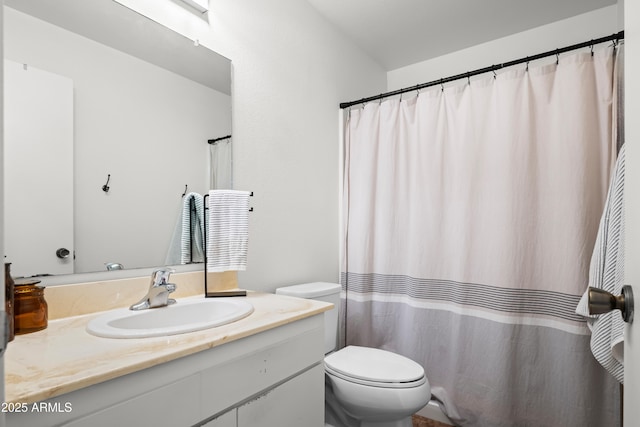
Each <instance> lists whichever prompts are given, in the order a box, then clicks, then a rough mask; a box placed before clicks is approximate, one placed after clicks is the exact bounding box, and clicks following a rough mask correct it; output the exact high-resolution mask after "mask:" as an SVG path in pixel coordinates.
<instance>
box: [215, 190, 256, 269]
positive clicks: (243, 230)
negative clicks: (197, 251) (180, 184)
mask: <svg viewBox="0 0 640 427" xmlns="http://www.w3.org/2000/svg"><path fill="white" fill-rule="evenodd" d="M208 225H209V230H208V233H207V269H208V271H212V272H221V271H231V270H246V268H247V249H248V243H249V192H248V191H236V190H211V191H209V222H208Z"/></svg>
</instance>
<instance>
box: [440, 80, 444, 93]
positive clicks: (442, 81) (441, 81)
mask: <svg viewBox="0 0 640 427" xmlns="http://www.w3.org/2000/svg"><path fill="white" fill-rule="evenodd" d="M440 92H444V79H440Z"/></svg>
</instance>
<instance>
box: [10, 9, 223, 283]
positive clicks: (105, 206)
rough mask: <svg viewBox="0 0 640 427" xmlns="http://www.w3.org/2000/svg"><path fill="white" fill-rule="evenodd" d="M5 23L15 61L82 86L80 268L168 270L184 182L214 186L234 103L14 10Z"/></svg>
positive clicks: (78, 98)
mask: <svg viewBox="0 0 640 427" xmlns="http://www.w3.org/2000/svg"><path fill="white" fill-rule="evenodd" d="M4 22H5V25H4V41H5V56H6V58H8V59H11V60H14V61H16V62H19V63H26V64H30V65H32V66H34V67H37V68H40V69H43V70H47V71H50V72H53V73H56V74H59V75H63V76H66V77H69V78H71V79H72V80H73V82H74V103H75V114H74V120H75V127H74V131H75V147H74V155H75V159H74V171H75V189H74V190H75V212H74V219H75V239H74V240H75V251H76V263H75V267H76V272H87V271H103V270H104V269H105V267H104V263H105V262H121V263H122V264H124V265H125V267H126V268H131V267H134V266H137V267H141V266H158V265H161V264H163V263H164V261H165V257H166V254H167V249H168V246H169V241H170V238H171V235H172V231H173V228H174V226H175V222H176V215H177V213H178V209H179V207H180V206H181V203H182V199H181V197H180V196H181V195H182V193H183V192H184V187H185V185H189V191H197V192H199V193H205V192H206V191H207V190H208V188H209V187H208V184H209V176H208V168H209V165H208V152H209V146H208V144H207V143H206V141H207V140H208V139H210V138H215V137H220V136H224V135H228V134H229V133H230V131H231V98H230V97H229V96H228V95H225V94H222V93H220V92H217V91H215V90H212V89H209V88H207V87H205V86H202V85H200V84H197V83H195V82H192V81H190V80H187V79H185V78H183V77H181V76H178V75H177V74H173V73H170V72H168V71H166V70H164V69H161V68H158V67H156V66H154V65H151V64H149V63H147V62H144V61H141V60H139V59H137V58H134V57H132V56H129V55H126V54H123V53H121V52H119V51H117V50H114V49H111V48H109V47H106V46H104V45H101V44H99V43H96V42H93V41H91V40H89V39H86V38H84V37H80V36H78V35H76V34H74V33H71V32H68V31H66V30H63V29H61V28H59V27H56V26H53V25H50V24H48V23H46V22H44V21H41V20H38V19H34V18H32V17H31V16H28V15H25V14H24V13H21V12H18V11H15V10H13V9H10V8H6V10H5V21H4ZM33 155H37V153H33ZM108 174H110V175H111V179H110V182H109V186H110V190H109V192H108V193H105V192H103V191H102V186H103V185H104V184H105V182H106V180H107V175H108ZM51 178H53V179H51ZM44 184H45V185H44V186H43V191H57V188H56V187H55V177H49V181H46V182H44ZM44 219H46V216H45V217H44V218H43V220H44ZM8 226H11V224H9V225H8ZM54 226H55V225H54ZM143 236H144V237H143ZM42 272H43V273H45V271H42Z"/></svg>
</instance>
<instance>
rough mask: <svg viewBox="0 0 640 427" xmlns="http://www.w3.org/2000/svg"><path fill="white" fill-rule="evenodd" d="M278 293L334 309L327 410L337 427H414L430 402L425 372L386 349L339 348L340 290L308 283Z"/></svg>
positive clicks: (329, 325)
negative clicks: (415, 418) (413, 417)
mask: <svg viewBox="0 0 640 427" xmlns="http://www.w3.org/2000/svg"><path fill="white" fill-rule="evenodd" d="M276 294H280V295H289V296H295V297H299V298H307V299H316V300H321V301H326V302H331V303H333V304H334V308H333V309H332V310H330V311H327V312H325V314H324V316H325V353H326V354H327V355H326V357H325V359H324V362H325V376H326V381H325V384H326V390H325V395H326V405H325V407H326V411H325V418H327V421H328V420H329V419H330V424H327V425H332V426H335V427H343V426H346V427H374V426H375V427H411V425H412V423H411V415H412V414H414V413H415V412H417V411H418V410H419V409H421V408H422V407H424V406H425V405H426V404H427V402H428V401H429V399H430V398H431V387H430V385H429V381H428V379H427V377H426V376H425V372H424V369H423V368H422V366H420V364H418V363H416V362H414V361H413V360H411V359H409V358H407V357H404V356H401V355H399V354H396V353H393V352H391V351H387V350H381V349H376V348H370V347H361V346H347V347H345V348H343V349H340V350H338V351H334V350H335V348H336V343H337V332H338V312H339V304H340V285H338V284H335V283H324V282H316V283H306V284H303V285H294V286H287V287H283V288H278V289H276Z"/></svg>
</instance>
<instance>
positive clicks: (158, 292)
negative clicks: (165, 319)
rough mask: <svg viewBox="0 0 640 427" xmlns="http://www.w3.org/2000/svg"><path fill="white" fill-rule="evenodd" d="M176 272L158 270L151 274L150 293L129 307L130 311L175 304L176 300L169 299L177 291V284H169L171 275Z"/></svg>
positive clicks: (168, 269)
mask: <svg viewBox="0 0 640 427" xmlns="http://www.w3.org/2000/svg"><path fill="white" fill-rule="evenodd" d="M173 272H175V270H174V269H173V268H168V267H163V268H156V269H155V270H153V272H152V273H151V284H150V285H149V291H148V292H147V295H145V296H144V298H142V299H141V300H140V301H138V302H137V303H135V304H133V305H132V306H131V307H129V309H130V310H146V309H147V308H156V307H166V306H167V305H169V304H175V302H176V300H174V299H173V298H169V294H170V293H171V292H173V291H175V290H176V285H175V283H169V282H168V280H169V275H170V274H171V273H173Z"/></svg>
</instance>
